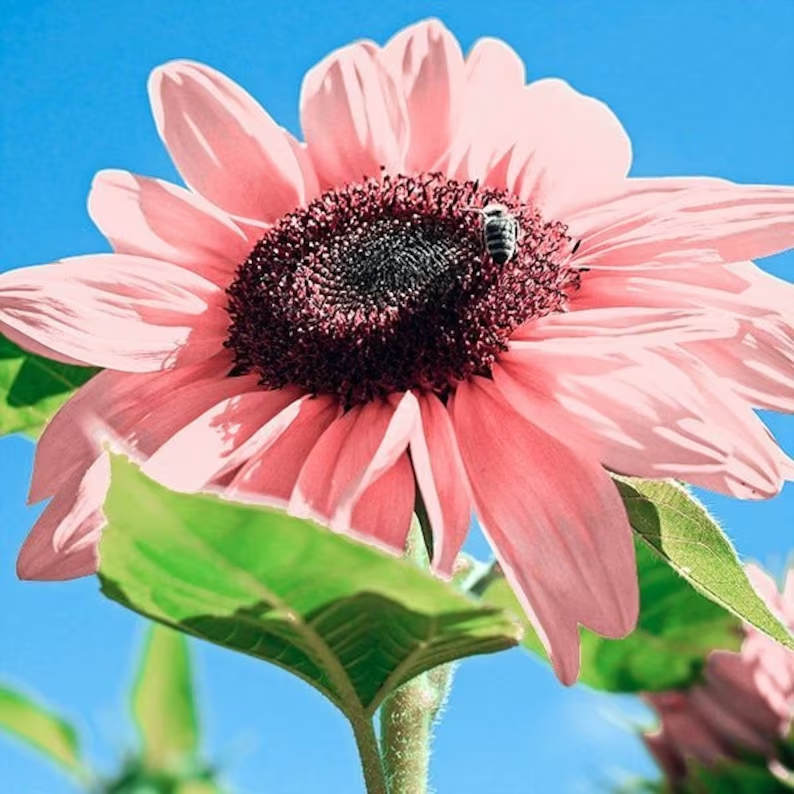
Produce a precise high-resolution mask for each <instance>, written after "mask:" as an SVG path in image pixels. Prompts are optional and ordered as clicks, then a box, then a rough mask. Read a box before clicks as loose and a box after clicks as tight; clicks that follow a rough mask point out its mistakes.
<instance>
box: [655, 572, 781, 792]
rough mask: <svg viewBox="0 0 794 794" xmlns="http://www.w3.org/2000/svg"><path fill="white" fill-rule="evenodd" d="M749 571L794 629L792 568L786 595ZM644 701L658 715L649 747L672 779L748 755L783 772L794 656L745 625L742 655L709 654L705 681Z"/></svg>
mask: <svg viewBox="0 0 794 794" xmlns="http://www.w3.org/2000/svg"><path fill="white" fill-rule="evenodd" d="M747 573H748V575H749V577H750V580H751V581H752V582H753V584H754V585H755V587H756V589H757V590H758V592H759V594H760V595H761V596H762V597H763V598H764V600H765V601H766V602H767V604H768V605H769V607H770V609H772V610H773V611H774V612H776V613H777V614H778V615H779V616H780V619H781V620H782V622H783V623H784V624H785V625H786V626H788V628H789V629H791V630H794V570H790V571H789V572H788V575H787V577H786V583H785V587H784V589H783V592H782V593H781V592H780V591H778V588H777V586H776V584H775V582H774V580H773V579H772V577H771V576H769V575H768V574H767V573H765V572H764V571H762V570H761V569H760V568H758V567H757V566H755V565H748V566H747ZM645 699H646V700H647V701H648V702H649V703H650V704H651V705H652V706H653V707H654V708H655V709H656V711H657V712H658V714H659V718H660V724H659V727H658V728H657V729H656V730H655V731H653V732H652V733H649V734H648V735H646V736H645V743H646V745H647V747H648V749H649V750H650V751H651V753H652V754H653V755H654V757H655V758H656V760H657V761H658V762H659V765H660V766H661V768H662V770H663V771H664V773H665V775H666V776H667V778H668V779H669V780H670V781H671V782H673V783H676V784H677V783H681V782H683V781H685V780H686V779H687V778H688V776H689V763H690V762H692V761H696V762H698V763H700V764H705V765H707V766H712V765H714V764H716V763H718V762H725V761H729V760H731V759H736V760H741V759H743V758H744V757H746V756H747V755H748V754H750V755H755V756H760V757H762V758H764V759H766V760H767V761H768V762H769V763H770V765H771V767H772V768H773V769H776V770H778V771H783V769H782V767H781V759H780V748H781V743H782V742H784V741H785V740H786V739H787V738H788V736H789V732H790V730H791V724H792V720H794V652H792V651H790V650H789V649H788V648H784V647H783V646H782V645H780V644H779V643H777V642H775V641H774V640H772V639H770V638H769V637H767V636H766V635H765V634H762V633H761V632H760V631H758V630H757V629H755V628H753V627H752V626H746V627H745V629H744V640H743V642H742V647H741V649H740V651H739V652H738V653H730V652H728V651H714V652H713V653H711V654H710V655H709V657H708V659H707V660H706V665H705V670H704V675H703V682H702V683H700V684H697V685H696V686H694V687H692V688H691V689H688V690H685V691H670V692H655V693H653V694H647V695H645ZM791 772H792V770H787V771H786V774H789V775H790V774H791Z"/></svg>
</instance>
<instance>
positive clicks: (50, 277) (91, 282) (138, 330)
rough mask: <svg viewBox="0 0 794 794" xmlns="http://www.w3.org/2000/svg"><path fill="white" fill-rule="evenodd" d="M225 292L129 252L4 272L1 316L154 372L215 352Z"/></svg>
mask: <svg viewBox="0 0 794 794" xmlns="http://www.w3.org/2000/svg"><path fill="white" fill-rule="evenodd" d="M222 304H223V293H222V292H221V291H220V290H219V289H218V288H217V287H216V286H214V285H213V284H211V283H210V282H208V281H206V280H205V279H204V278H202V277H201V276H199V275H197V274H195V273H191V272H190V271H189V270H185V269H184V268H181V267H177V266H175V265H171V264H167V263H165V262H159V261H156V260H154V259H144V258H143V257H136V256H128V255H125V254H97V255H95V256H82V257H73V258H71V259H64V260H61V261H60V262H57V263H54V264H51V265H38V266H34V267H25V268H20V269H18V270H11V271H8V272H6V273H3V274H2V275H0V322H2V323H3V324H4V325H6V326H10V327H11V328H12V329H14V330H15V331H16V332H17V333H19V334H23V335H24V336H26V337H29V338H30V339H32V340H33V342H34V343H37V344H40V345H44V346H45V347H48V348H52V349H53V350H57V351H58V352H60V353H62V354H64V355H65V356H68V357H69V358H72V359H74V360H76V361H80V362H83V363H85V364H93V365H95V366H98V367H107V368H110V369H118V370H124V371H128V372H149V371H153V370H158V369H164V368H168V367H173V366H175V365H177V364H185V363H189V362H192V361H200V360H202V359H206V358H209V357H210V356H212V355H213V354H214V353H216V352H218V351H219V350H220V349H221V346H222V344H223V339H224V336H225V332H226V327H227V326H228V322H229V320H228V317H227V316H226V312H225V311H224V310H223V307H222Z"/></svg>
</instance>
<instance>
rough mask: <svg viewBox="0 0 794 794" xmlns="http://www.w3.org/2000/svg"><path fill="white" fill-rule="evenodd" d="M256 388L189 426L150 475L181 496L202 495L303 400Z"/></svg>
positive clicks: (156, 458)
mask: <svg viewBox="0 0 794 794" xmlns="http://www.w3.org/2000/svg"><path fill="white" fill-rule="evenodd" d="M250 388H251V389H252V391H248V392H242V393H237V394H234V395H232V396H231V397H225V396H224V398H223V399H221V400H220V401H219V402H217V403H216V404H214V405H213V406H212V407H211V408H210V409H209V410H207V411H205V412H204V413H202V414H201V415H200V416H198V417H197V418H195V419H194V420H193V421H191V422H189V423H187V424H185V425H184V426H183V427H182V429H181V430H178V431H177V432H176V433H174V435H172V436H171V437H170V438H169V439H168V440H167V441H166V442H165V443H164V444H163V445H162V446H161V447H159V449H158V450H157V451H156V452H155V453H154V454H153V455H152V456H151V458H149V460H148V461H147V462H146V464H145V465H144V467H143V471H144V473H145V474H146V475H147V476H149V477H152V478H153V479H155V480H157V481H158V482H161V483H162V484H163V485H166V486H167V487H168V488H171V489H173V490H175V491H184V492H188V493H190V492H195V491H199V490H201V489H202V488H204V487H205V486H206V485H207V484H208V483H209V482H210V480H212V479H213V478H214V477H216V476H217V475H218V473H219V472H221V471H222V470H224V468H225V466H226V465H227V464H228V461H229V458H230V456H231V455H232V454H234V452H235V451H236V450H238V449H239V448H240V447H241V446H242V445H243V444H244V443H245V442H246V441H248V440H249V439H250V438H251V437H252V436H253V435H254V433H256V432H257V431H258V430H260V429H261V428H262V426H263V425H266V424H267V423H268V422H269V421H270V420H271V419H273V418H274V417H275V416H276V415H277V414H278V413H279V412H281V411H283V410H284V409H285V408H286V407H287V406H288V405H291V404H292V403H294V402H295V401H296V400H297V399H298V397H299V396H300V393H299V392H298V390H297V389H293V388H286V389H277V390H274V391H264V390H263V389H261V388H259V387H257V386H256V385H255V384H253V383H252V384H251V385H250Z"/></svg>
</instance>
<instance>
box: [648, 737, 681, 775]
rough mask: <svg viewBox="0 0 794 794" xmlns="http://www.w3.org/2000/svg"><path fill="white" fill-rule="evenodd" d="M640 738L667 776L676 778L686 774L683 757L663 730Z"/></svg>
mask: <svg viewBox="0 0 794 794" xmlns="http://www.w3.org/2000/svg"><path fill="white" fill-rule="evenodd" d="M642 740H643V742H644V743H645V746H646V747H647V748H648V752H649V753H650V754H651V755H652V756H653V757H654V759H656V763H657V764H658V765H659V768H660V769H661V770H662V771H663V772H664V774H665V776H666V777H667V778H669V779H670V780H678V779H679V778H682V777H684V776H685V775H686V766H685V764H684V759H683V758H681V756H680V755H679V752H678V748H677V747H676V746H675V745H674V744H673V743H672V742H671V741H670V740H669V738H668V737H667V735H666V734H665V733H664V731H657V732H655V733H651V734H645V735H644V736H643V737H642Z"/></svg>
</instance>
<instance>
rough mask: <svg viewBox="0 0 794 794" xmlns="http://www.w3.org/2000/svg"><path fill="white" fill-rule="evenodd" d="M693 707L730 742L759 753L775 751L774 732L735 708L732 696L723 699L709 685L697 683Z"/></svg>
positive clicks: (692, 697)
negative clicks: (750, 719) (733, 707)
mask: <svg viewBox="0 0 794 794" xmlns="http://www.w3.org/2000/svg"><path fill="white" fill-rule="evenodd" d="M689 702H690V706H691V708H692V709H693V710H694V711H695V712H696V713H697V714H698V715H699V716H700V718H701V719H702V720H703V722H704V723H705V724H706V725H708V726H709V728H710V729H711V731H712V732H713V734H714V735H716V736H719V737H720V739H721V740H722V741H723V742H725V743H726V744H728V745H730V746H732V747H736V748H747V749H750V750H753V751H755V752H759V753H771V752H772V750H773V745H774V740H775V739H776V738H777V737H775V736H774V735H773V736H771V737H770V736H768V735H765V733H764V732H763V731H759V730H758V729H757V728H756V727H755V726H754V725H752V723H750V722H748V721H747V720H745V719H743V715H741V714H740V713H739V714H737V713H736V712H735V711H734V710H733V709H732V708H731V706H732V702H731V701H730V700H727V701H726V700H723V698H721V697H720V696H719V695H717V694H715V693H714V692H713V691H711V690H710V689H708V688H706V687H702V686H701V687H694V688H693V689H691V690H690V696H689Z"/></svg>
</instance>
